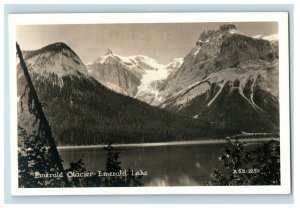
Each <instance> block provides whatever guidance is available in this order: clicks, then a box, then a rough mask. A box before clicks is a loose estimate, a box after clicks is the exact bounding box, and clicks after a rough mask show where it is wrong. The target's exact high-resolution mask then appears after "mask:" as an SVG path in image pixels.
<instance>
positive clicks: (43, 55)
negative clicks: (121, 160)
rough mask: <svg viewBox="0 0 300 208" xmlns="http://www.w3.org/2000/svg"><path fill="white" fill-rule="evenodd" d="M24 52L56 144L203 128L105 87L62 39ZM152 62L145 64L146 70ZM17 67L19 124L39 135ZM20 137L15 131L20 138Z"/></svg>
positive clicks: (192, 133)
mask: <svg viewBox="0 0 300 208" xmlns="http://www.w3.org/2000/svg"><path fill="white" fill-rule="evenodd" d="M23 56H24V59H25V62H26V64H27V66H28V72H29V74H30V76H31V80H32V84H33V86H34V88H35V90H36V92H37V95H38V98H39V100H40V103H41V104H42V108H43V110H44V112H45V115H46V117H47V120H48V122H49V124H50V126H51V131H52V134H53V136H54V138H55V139H56V144H57V145H92V144H107V143H108V141H110V142H114V143H131V142H153V141H154V139H156V141H164V140H166V139H167V140H178V139H191V138H195V137H199V136H200V135H201V134H203V131H201V129H202V127H201V124H198V123H192V124H190V123H191V122H192V121H193V119H191V118H187V117H181V116H178V115H176V114H175V113H172V112H167V111H165V110H162V109H159V108H156V107H153V106H150V105H148V104H146V103H144V102H140V101H138V100H136V99H134V98H131V97H129V96H125V95H122V94H120V93H115V92H113V91H111V90H109V89H107V87H105V86H103V85H101V84H100V83H99V82H98V81H97V80H95V79H94V78H93V77H91V76H89V74H88V73H87V70H86V68H85V65H84V64H82V61H81V60H80V58H79V57H78V56H77V55H76V54H75V52H74V51H72V49H71V48H70V47H68V46H67V45H66V44H63V43H55V44H51V45H49V46H46V47H44V48H42V49H40V50H36V51H29V52H26V53H24V55H23ZM106 56H107V57H106V58H107V59H106V60H105V61H104V62H103V63H115V64H117V66H120V67H121V66H122V67H123V65H124V63H123V61H122V62H120V63H119V62H117V61H116V60H117V59H118V57H115V56H114V57H112V54H107V55H106ZM145 59H147V58H144V57H135V58H134V59H133V60H132V62H140V63H141V64H144V63H145V62H146V61H145ZM141 60H143V61H141ZM149 60H150V59H147V61H149ZM142 62H143V63H142ZM126 63H128V62H126ZM136 65H137V64H136ZM134 67H135V68H134ZM134 67H132V68H134V69H137V70H139V69H138V66H134ZM152 68H153V67H152V66H150V65H149V66H148V70H152ZM134 69H133V70H134ZM126 70H127V69H126ZM143 70H144V69H143ZM153 70H155V69H154V68H153ZM17 72H18V80H17V86H18V107H17V108H18V127H20V129H23V130H25V131H26V135H27V136H32V135H38V134H39V133H38V131H39V123H37V120H36V115H35V114H34V113H33V112H32V111H31V110H30V109H31V107H32V106H33V105H34V103H33V102H32V100H31V99H30V98H31V97H32V96H31V94H30V93H29V90H28V87H27V85H28V82H27V80H26V79H25V76H24V73H23V70H22V68H21V66H20V64H17ZM183 124H185V125H183ZM187 124H189V125H187ZM165 129H168V131H165ZM178 129H180V131H179V130H178ZM23 133H24V132H22V134H23ZM24 138H26V136H24V135H21V134H20V138H19V142H21V141H22V140H23V139H24Z"/></svg>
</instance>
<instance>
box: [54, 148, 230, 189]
mask: <svg viewBox="0 0 300 208" xmlns="http://www.w3.org/2000/svg"><path fill="white" fill-rule="evenodd" d="M223 146H224V144H185V145H163V146H137V147H136V146H131V147H125V146H124V147H115V148H114V150H115V151H119V152H120V160H121V162H122V164H121V166H122V169H123V170H127V169H128V168H131V169H135V170H136V171H138V170H142V171H147V173H148V175H146V176H143V178H142V183H143V184H144V185H145V186H195V185H206V184H207V182H208V179H209V176H210V173H211V171H212V169H213V168H214V167H216V166H217V165H218V163H219V162H218V157H219V156H220V154H221V150H222V147H223ZM59 152H60V155H61V157H62V159H63V160H64V167H65V168H69V163H70V162H75V161H78V160H79V159H82V160H83V162H84V164H85V165H84V167H85V169H86V170H89V171H99V170H103V169H104V166H105V160H106V154H107V152H106V151H105V150H104V149H103V148H100V147H99V148H75V149H71V148H70V149H59Z"/></svg>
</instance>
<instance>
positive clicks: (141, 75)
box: [86, 50, 182, 105]
mask: <svg viewBox="0 0 300 208" xmlns="http://www.w3.org/2000/svg"><path fill="white" fill-rule="evenodd" d="M181 63H182V59H174V60H173V61H172V62H170V63H169V64H167V65H163V64H159V63H158V62H157V61H156V60H154V59H152V58H150V57H147V56H143V55H136V56H129V57H124V56H120V55H117V54H114V53H113V52H112V51H111V50H108V51H107V53H106V54H105V56H102V57H100V58H98V59H97V60H95V61H94V62H93V63H91V64H87V65H86V67H87V70H88V72H89V74H90V75H91V76H92V77H94V78H95V79H96V80H97V81H99V82H100V83H101V84H102V85H104V86H106V87H107V88H109V89H111V90H113V91H115V92H118V93H121V94H124V95H128V96H130V97H133V98H136V99H138V100H141V101H144V102H146V103H148V104H151V105H156V104H159V103H160V102H159V99H160V86H161V83H162V82H164V80H165V79H166V78H167V76H168V75H169V73H171V72H172V71H174V70H177V69H178V68H179V67H180V65H181Z"/></svg>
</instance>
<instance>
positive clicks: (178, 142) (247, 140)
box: [57, 137, 279, 150]
mask: <svg viewBox="0 0 300 208" xmlns="http://www.w3.org/2000/svg"><path fill="white" fill-rule="evenodd" d="M271 139H274V138H270V137H266V138H265V137H264V138H253V139H240V141H243V142H261V141H269V140H271ZM274 140H277V141H279V138H275V139H274ZM223 143H227V142H226V140H225V139H217V140H213V139H211V140H188V141H171V142H148V143H131V144H113V145H112V146H113V147H121V148H122V147H158V146H176V145H191V144H223ZM106 146H107V144H97V145H74V146H57V149H58V150H69V149H94V148H103V147H106Z"/></svg>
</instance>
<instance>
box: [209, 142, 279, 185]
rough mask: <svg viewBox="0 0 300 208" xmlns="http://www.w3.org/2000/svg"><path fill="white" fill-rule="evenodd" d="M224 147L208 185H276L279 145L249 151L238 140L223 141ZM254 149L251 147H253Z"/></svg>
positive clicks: (267, 143) (277, 183)
mask: <svg viewBox="0 0 300 208" xmlns="http://www.w3.org/2000/svg"><path fill="white" fill-rule="evenodd" d="M226 141H227V142H228V145H227V146H226V147H225V148H224V149H223V152H222V155H221V156H220V157H219V160H220V163H221V167H220V168H215V169H213V171H212V173H211V176H210V179H209V182H208V185H218V186H225V185H279V184H280V143H279V141H276V140H273V139H272V140H270V141H267V142H264V143H262V144H260V145H259V146H256V147H253V148H250V147H249V148H246V143H245V142H241V141H240V140H239V139H237V138H235V139H233V140H232V139H230V138H226ZM254 146H255V145H254Z"/></svg>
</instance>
